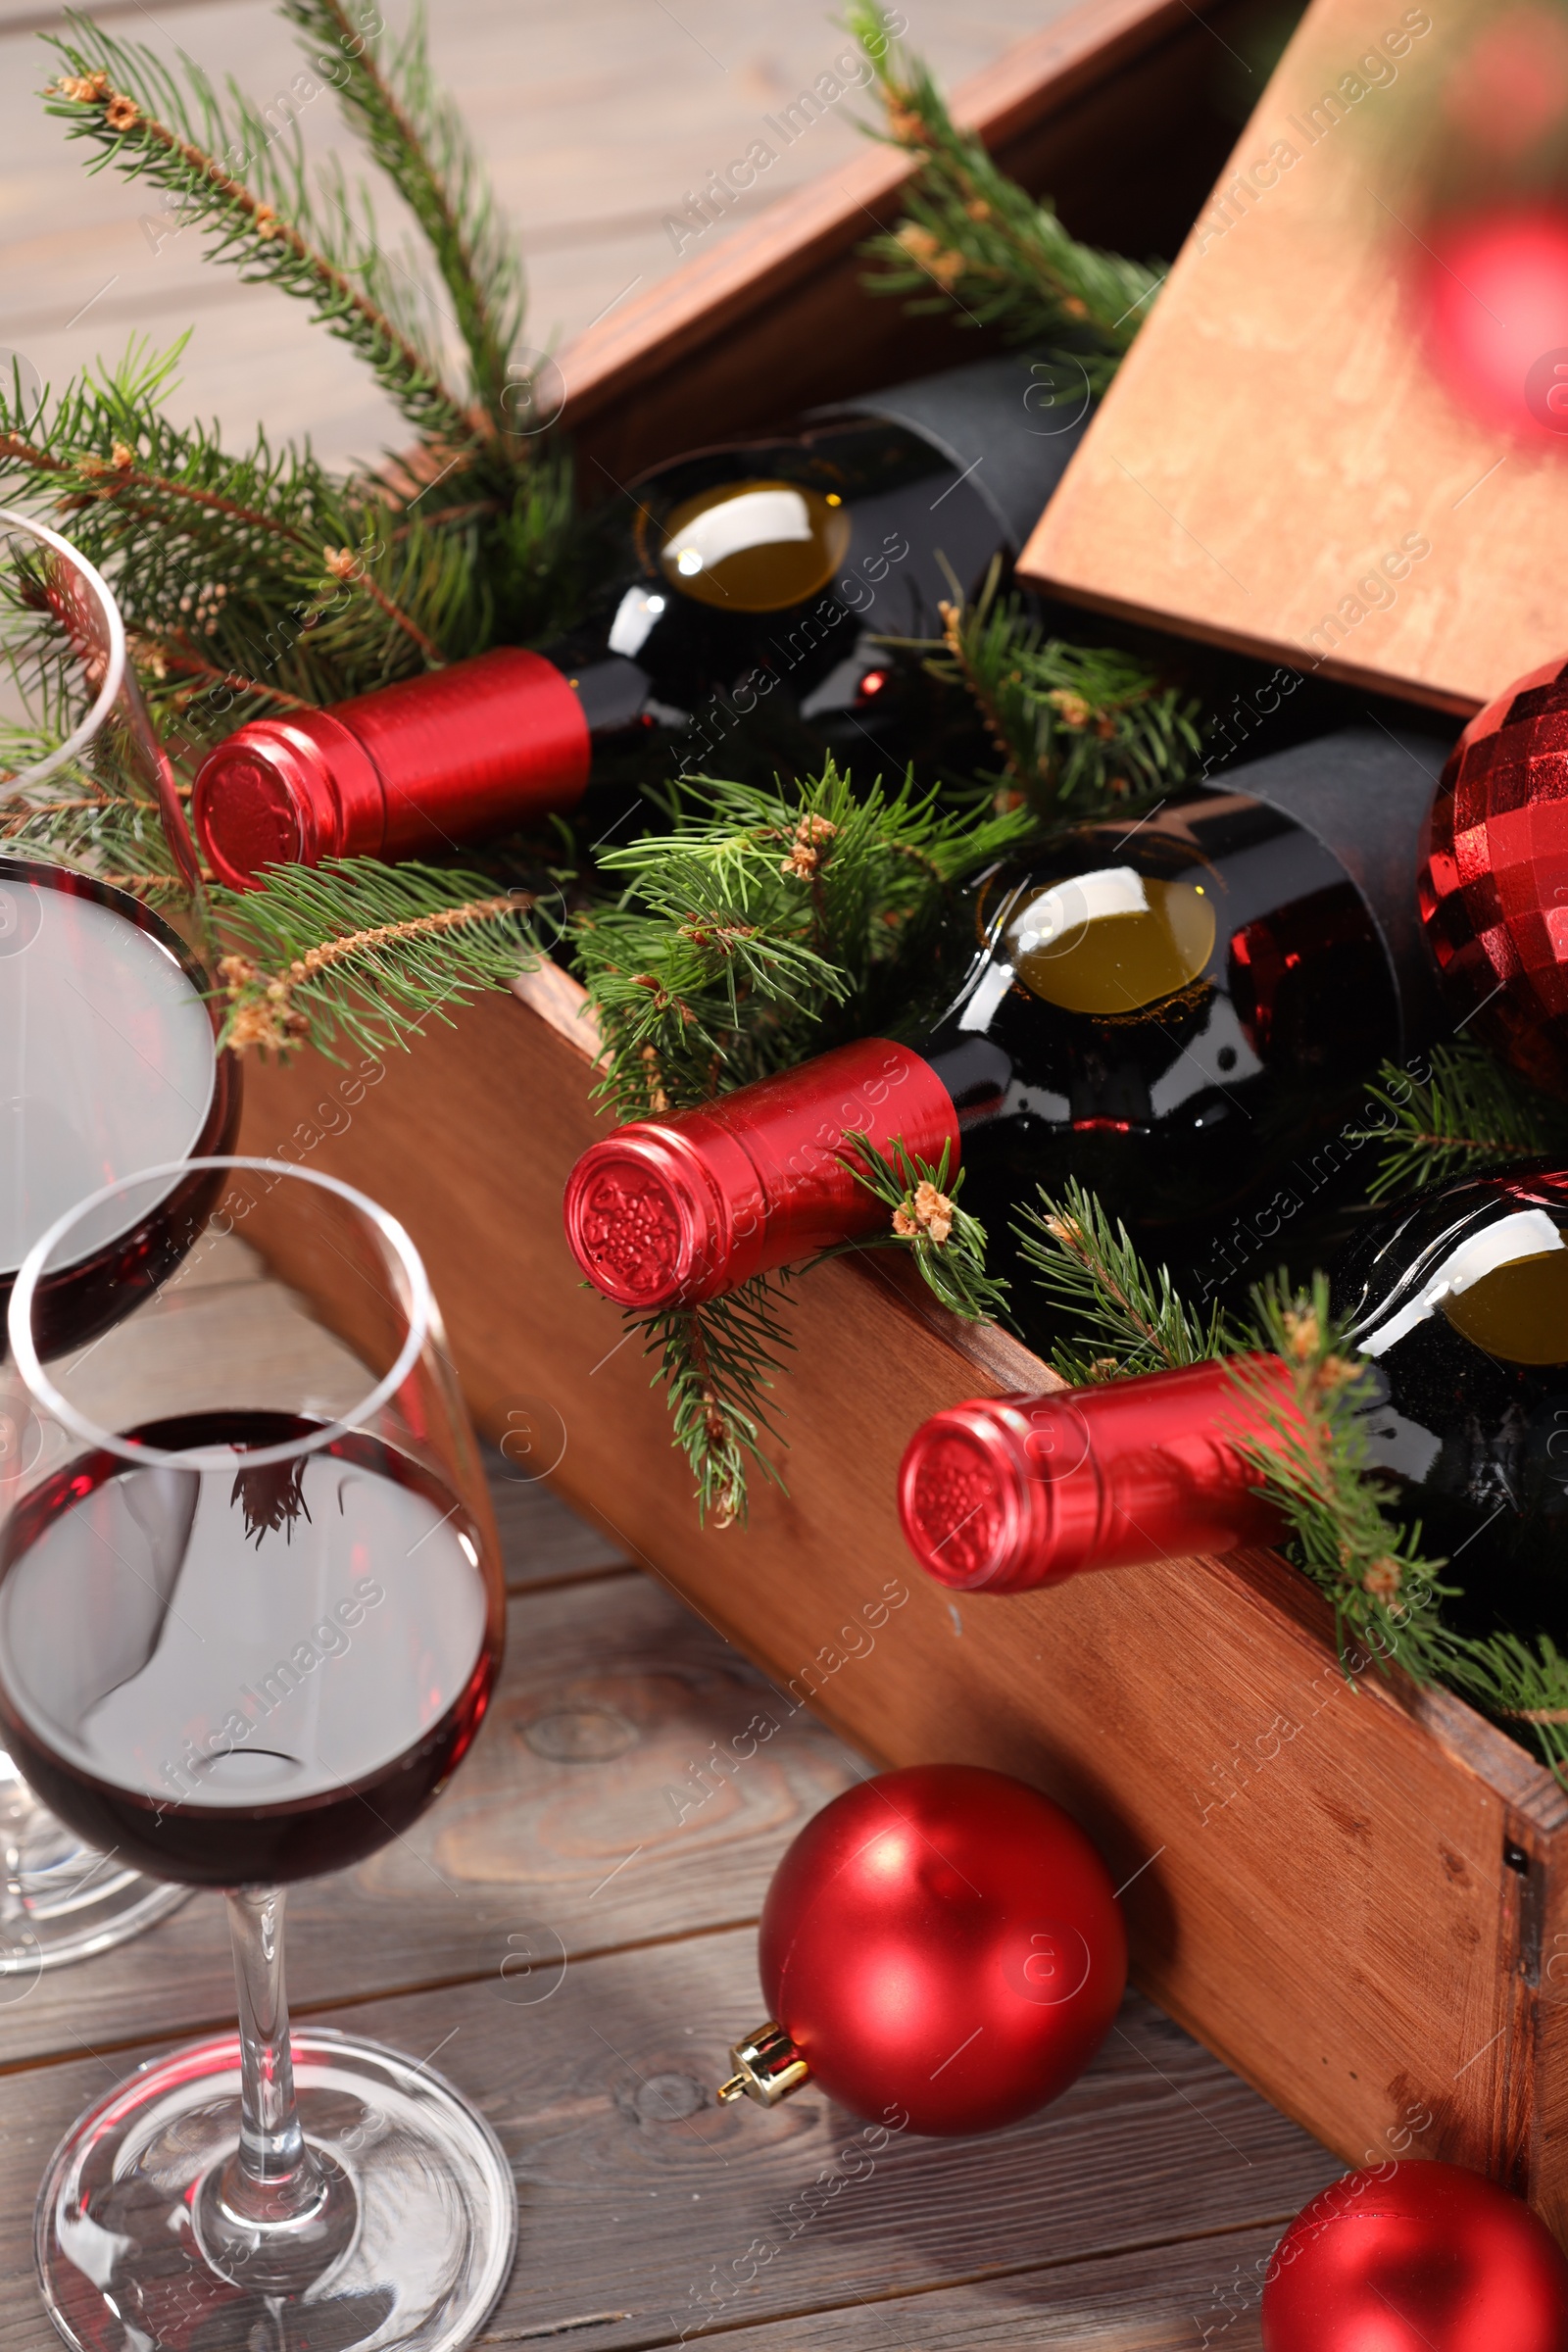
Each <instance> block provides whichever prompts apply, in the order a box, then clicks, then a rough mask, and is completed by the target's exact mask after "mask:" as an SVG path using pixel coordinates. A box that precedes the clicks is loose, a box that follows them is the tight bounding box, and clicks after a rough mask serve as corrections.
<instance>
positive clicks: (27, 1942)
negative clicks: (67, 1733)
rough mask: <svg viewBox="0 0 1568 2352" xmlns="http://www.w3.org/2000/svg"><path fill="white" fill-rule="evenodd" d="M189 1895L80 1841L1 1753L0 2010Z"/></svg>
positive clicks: (175, 1906)
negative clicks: (52, 1971) (47, 1973)
mask: <svg viewBox="0 0 1568 2352" xmlns="http://www.w3.org/2000/svg"><path fill="white" fill-rule="evenodd" d="M189 1894H190V1889H189V1887H172V1886H167V1885H165V1884H164V1883H163V1882H162V1881H160V1880H156V1879H144V1878H143V1877H142V1875H141V1873H140V1872H139V1871H135V1870H127V1869H126V1868H125V1867H124V1865H123V1863H120V1862H117V1861H116V1860H115V1859H114V1857H113V1855H111V1854H100V1853H97V1852H95V1851H94V1849H93V1848H92V1847H91V1846H89V1845H83V1844H82V1842H81V1839H80V1838H78V1837H77V1836H76V1834H75V1832H74V1830H68V1829H67V1828H66V1826H65V1824H64V1822H62V1821H58V1820H57V1819H56V1818H55V1816H54V1814H53V1813H51V1812H50V1810H49V1808H48V1806H47V1805H41V1804H40V1803H39V1802H38V1799H37V1798H36V1797H35V1796H34V1795H33V1793H32V1790H31V1789H29V1788H28V1787H27V1784H26V1782H25V1781H24V1780H23V1779H22V1778H21V1776H20V1775H19V1773H18V1772H17V1770H16V1768H15V1766H14V1765H13V1764H12V1761H11V1759H10V1757H9V1756H8V1755H6V1754H5V1753H4V1752H3V1751H0V2008H5V2007H7V2006H8V2005H9V2004H11V2003H13V2002H16V2001H18V2000H21V1999H23V1998H24V1997H25V1994H26V1993H28V1992H30V1991H31V1989H32V1986H33V1985H34V1984H35V1983H36V1981H37V1979H38V1977H39V1976H40V1974H41V1973H42V1971H43V1970H44V1969H46V1968H60V1967H63V1966H64V1964H65V1963H66V1962H67V1961H68V1960H85V1959H86V1958H87V1957H88V1955H89V1953H92V1952H106V1951H108V1949H109V1948H110V1946H111V1944H116V1943H123V1942H124V1941H125V1939H126V1937H127V1936H139V1935H140V1934H141V1931H142V1929H143V1928H150V1927H151V1926H152V1924H153V1922H154V1921H155V1920H159V1919H167V1918H168V1916H169V1914H170V1912H171V1911H176V1910H177V1909H178V1908H179V1906H180V1904H181V1903H183V1902H185V1901H186V1900H187V1899H188V1898H189Z"/></svg>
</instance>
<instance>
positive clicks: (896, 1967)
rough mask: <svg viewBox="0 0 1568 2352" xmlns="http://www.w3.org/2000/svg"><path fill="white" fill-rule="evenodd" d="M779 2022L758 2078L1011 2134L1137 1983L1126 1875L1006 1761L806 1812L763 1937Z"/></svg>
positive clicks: (893, 1778)
mask: <svg viewBox="0 0 1568 2352" xmlns="http://www.w3.org/2000/svg"><path fill="white" fill-rule="evenodd" d="M758 1958H759V1964H760V1973H761V1979H762V1990H763V1993H764V1995H765V1996H766V1998H767V2000H768V2002H769V2003H770V2004H771V2007H772V2012H773V2020H774V2022H773V2023H772V2024H771V2025H769V2026H767V2027H765V2028H763V2029H762V2031H761V2032H760V2034H756V2035H754V2036H753V2038H752V2040H751V2041H750V2042H743V2043H741V2044H739V2045H738V2046H737V2048H736V2050H735V2052H734V2053H733V2055H734V2062H735V2065H736V2067H737V2068H738V2070H739V2072H738V2073H737V2075H736V2076H735V2078H734V2079H733V2081H732V2082H727V2083H726V2084H725V2085H724V2088H723V2090H722V2091H721V2092H720V2094H719V2095H720V2096H721V2097H729V2098H735V2097H738V2096H739V2095H740V2094H741V2092H742V2091H746V2092H748V2093H749V2094H750V2095H751V2096H753V2097H754V2098H759V2099H760V2100H762V2101H763V2103H764V2104H767V2105H771V2104H772V2103H773V2102H774V2100H775V2099H776V2098H778V2097H780V2096H782V2095H783V2093H784V2092H785V2091H788V2090H791V2089H794V2088H795V2087H797V2085H798V2083H799V2082H803V2081H805V2080H806V2079H807V2078H808V2076H809V2079H810V2080H811V2081H813V2082H817V2083H819V2084H820V2086H821V2087H822V2089H823V2090H825V2091H826V2092H827V2093H828V2094H829V2096H830V2097H832V2098H835V2099H837V2100H839V2101H840V2103H841V2104H842V2105H843V2106H845V2107H848V2108H849V2109H851V2111H852V2112H853V2113H854V2114H856V2115H861V2116H865V2117H867V2118H869V2119H872V2120H874V2121H876V2122H878V2123H883V2124H890V2125H892V2126H894V2128H895V2129H904V2128H906V2127H907V2128H908V2129H911V2130H913V2131H932V2132H956V2131H998V2130H1000V2129H1001V2127H1002V2126H1003V2125H1004V2124H1010V2123H1015V2122H1016V2121H1017V2119H1018V2118H1019V2117H1020V2116H1024V2115H1028V2114H1030V2113H1031V2112H1032V2110H1033V2109H1035V2108H1036V2107H1043V2106H1044V2105H1045V2104H1046V2102H1047V2101H1048V2100H1049V2099H1054V2098H1055V2097H1056V2096H1057V2095H1058V2094H1059V2093H1060V2092H1061V2091H1063V2090H1065V2089H1066V2087H1067V2085H1068V2083H1069V2082H1072V2081H1073V2079H1074V2078H1075V2077H1076V2076H1077V2075H1079V2074H1081V2073H1082V2071H1083V2069H1084V2068H1085V2067H1086V2066H1087V2065H1088V2063H1089V2061H1090V2059H1091V2058H1092V2057H1093V2056H1094V2054H1095V2052H1096V2050H1097V2049H1098V2048H1099V2047H1100V2044H1101V2042H1102V2041H1103V2039H1104V2037H1105V2034H1106V2033H1107V2032H1108V2031H1109V2028H1110V2023H1111V2020H1112V2019H1113V2018H1114V2016H1115V2014H1116V2010H1117V2007H1118V2005H1119V2003H1120V2001H1121V1996H1122V1991H1123V1989H1124V1987H1125V1985H1126V1982H1127V1937H1126V1932H1125V1930H1124V1928H1123V1926H1122V1919H1121V1912H1120V1910H1119V1909H1118V1907H1117V1903H1116V1896H1115V1892H1114V1889H1113V1888H1112V1887H1111V1883H1110V1875H1109V1873H1108V1872H1107V1870H1106V1869H1105V1866H1104V1864H1103V1862H1102V1860H1101V1859H1100V1856H1099V1855H1098V1854H1097V1853H1096V1851H1095V1849H1094V1847H1093V1846H1092V1845H1091V1844H1090V1842H1089V1840H1088V1838H1086V1837H1085V1836H1084V1834H1083V1832H1082V1830H1080V1829H1079V1827H1078V1825H1077V1823H1076V1822H1074V1821H1073V1820H1071V1819H1070V1818H1069V1816H1068V1815H1067V1814H1065V1813H1063V1812H1062V1810H1061V1808H1060V1807H1059V1806H1058V1805H1054V1804H1053V1803H1052V1802H1051V1799H1050V1798H1049V1797H1046V1796H1042V1795H1041V1794H1040V1792H1039V1790H1038V1789H1029V1788H1026V1787H1025V1786H1024V1784H1023V1782H1021V1781H1014V1780H1011V1779H1009V1778H1008V1777H1007V1775H1006V1774H1005V1773H1000V1772H986V1771H982V1770H981V1769H980V1768H979V1767H977V1766H974V1765H967V1764H917V1765H914V1766H911V1767H910V1768H909V1769H908V1770H907V1771H904V1772H887V1773H883V1774H881V1775H880V1776H879V1777H878V1778H877V1779H875V1780H870V1781H863V1782H862V1783H861V1784H860V1786H859V1787H858V1788H856V1789H847V1790H846V1792H845V1793H844V1795H843V1796H840V1797H835V1799H834V1800H833V1802H832V1804H830V1805H826V1806H824V1808H823V1810H822V1811H821V1812H820V1813H818V1814H817V1815H816V1817H815V1819H814V1820H813V1821H811V1822H809V1823H808V1825H807V1827H806V1828H805V1829H804V1830H803V1831H802V1832H801V1835H800V1836H799V1837H798V1838H796V1840H795V1842H794V1844H793V1845H792V1846H791V1847H790V1849H789V1851H788V1853H787V1854H786V1855H785V1856H784V1859H783V1861H782V1862H781V1863H780V1864H779V1866H778V1869H777V1870H776V1871H775V1873H774V1874H773V1883H772V1885H771V1886H770V1887H769V1888H768V1891H767V1900H766V1902H765V1903H764V1905H763V1907H762V1924H761V1932H760V1938H759V1952H758Z"/></svg>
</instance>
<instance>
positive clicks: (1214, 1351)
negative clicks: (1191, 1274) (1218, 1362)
mask: <svg viewBox="0 0 1568 2352" xmlns="http://www.w3.org/2000/svg"><path fill="white" fill-rule="evenodd" d="M1014 1231H1015V1232H1016V1233H1017V1235H1018V1240H1019V1253H1020V1255H1021V1256H1022V1257H1023V1259H1024V1262H1025V1263H1026V1264H1027V1265H1030V1266H1032V1267H1033V1268H1034V1270H1035V1273H1036V1275H1037V1277H1038V1279H1039V1283H1040V1288H1041V1289H1042V1290H1043V1291H1044V1292H1045V1294H1046V1296H1047V1298H1048V1299H1050V1300H1051V1301H1052V1303H1053V1305H1054V1306H1055V1307H1056V1308H1057V1309H1058V1311H1059V1312H1060V1313H1061V1314H1062V1315H1063V1316H1064V1317H1065V1318H1066V1320H1067V1324H1068V1329H1067V1332H1066V1334H1065V1336H1064V1337H1063V1338H1062V1339H1061V1340H1060V1341H1059V1342H1058V1343H1057V1345H1056V1346H1055V1347H1054V1349H1053V1352H1052V1361H1053V1362H1054V1365H1055V1368H1056V1370H1057V1371H1058V1372H1059V1373H1060V1374H1061V1376H1062V1378H1063V1379H1064V1380H1066V1381H1069V1382H1071V1383H1072V1384H1073V1385H1074V1386H1075V1387H1082V1386H1086V1385H1088V1384H1090V1383H1093V1382H1095V1381H1101V1380H1122V1379H1125V1378H1127V1377H1128V1376H1129V1375H1130V1374H1133V1373H1137V1372H1160V1371H1172V1370H1174V1369H1175V1368H1176V1367H1177V1366H1178V1365H1181V1364H1197V1363H1206V1362H1208V1361H1210V1360H1211V1359H1213V1358H1214V1357H1217V1356H1221V1355H1225V1354H1228V1353H1229V1352H1230V1351H1231V1350H1232V1349H1233V1348H1236V1347H1237V1346H1238V1345H1239V1344H1240V1343H1239V1340H1238V1336H1237V1334H1236V1332H1235V1330H1234V1329H1233V1327H1232V1325H1231V1324H1230V1323H1229V1322H1228V1321H1227V1319H1226V1317H1225V1315H1224V1313H1223V1311H1222V1310H1221V1309H1220V1308H1219V1307H1217V1306H1214V1307H1211V1308H1210V1309H1209V1312H1208V1315H1207V1317H1206V1319H1205V1318H1204V1317H1203V1316H1202V1315H1201V1314H1199V1313H1198V1312H1197V1311H1196V1310H1195V1309H1194V1308H1192V1307H1190V1306H1189V1305H1188V1304H1187V1301H1186V1300H1185V1299H1183V1298H1182V1297H1181V1295H1180V1293H1179V1292H1178V1291H1177V1289H1176V1286H1175V1284H1174V1283H1173V1282H1172V1280H1171V1278H1170V1269H1169V1268H1168V1267H1167V1266H1161V1267H1160V1268H1159V1269H1158V1271H1157V1272H1156V1273H1151V1272H1150V1271H1149V1270H1148V1268H1147V1267H1146V1266H1145V1264H1144V1262H1143V1259H1142V1258H1141V1257H1140V1256H1139V1254H1138V1251H1137V1250H1136V1249H1135V1248H1134V1246H1133V1243H1132V1241H1131V1240H1130V1238H1129V1236H1128V1232H1127V1228H1126V1226H1125V1225H1124V1224H1122V1223H1121V1222H1120V1221H1119V1220H1118V1221H1117V1223H1116V1224H1115V1225H1114V1226H1112V1224H1111V1222H1110V1219H1109V1218H1108V1217H1107V1216H1106V1214H1105V1212H1104V1210H1103V1208H1102V1207H1101V1205H1100V1202H1099V1201H1098V1200H1097V1199H1096V1198H1095V1196H1094V1194H1093V1193H1089V1192H1086V1191H1085V1190H1084V1188H1083V1186H1082V1185H1081V1184H1079V1183H1078V1182H1077V1181H1076V1179H1074V1180H1072V1181H1071V1182H1069V1184H1068V1186H1067V1189H1066V1192H1065V1194H1064V1195H1063V1196H1062V1199H1061V1200H1060V1201H1054V1200H1052V1199H1051V1197H1050V1196H1049V1195H1048V1194H1047V1193H1045V1192H1042V1193H1041V1195H1040V1205H1039V1207H1038V1208H1037V1209H1025V1210H1024V1211H1023V1217H1022V1222H1021V1223H1020V1224H1018V1225H1016V1226H1015V1227H1014Z"/></svg>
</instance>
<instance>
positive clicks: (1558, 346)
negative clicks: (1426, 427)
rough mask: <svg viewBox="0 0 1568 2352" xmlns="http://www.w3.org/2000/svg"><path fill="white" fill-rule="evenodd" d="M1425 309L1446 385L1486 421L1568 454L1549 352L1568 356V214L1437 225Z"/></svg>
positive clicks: (1426, 265)
mask: <svg viewBox="0 0 1568 2352" xmlns="http://www.w3.org/2000/svg"><path fill="white" fill-rule="evenodd" d="M1422 250H1423V256H1424V258H1423V262H1422V271H1423V274H1422V278H1421V282H1420V294H1419V300H1420V306H1421V309H1422V312H1423V323H1424V326H1425V340H1426V349H1427V354H1428V357H1429V359H1430V360H1431V363H1432V366H1433V368H1434V370H1435V372H1436V374H1437V376H1438V379H1439V381H1440V382H1441V383H1442V384H1443V385H1444V387H1445V388H1446V391H1447V392H1448V393H1449V394H1450V395H1451V396H1452V397H1453V398H1454V399H1455V400H1457V401H1458V402H1459V403H1460V404H1461V406H1462V407H1464V408H1465V409H1467V410H1468V411H1469V413H1470V414H1471V416H1473V417H1477V418H1478V419H1479V420H1480V421H1481V422H1482V423H1484V424H1487V425H1490V426H1492V427H1494V428H1497V429H1500V430H1501V431H1503V432H1506V433H1510V434H1513V435H1515V436H1516V437H1517V438H1518V439H1520V440H1523V441H1526V442H1532V443H1535V444H1536V445H1537V446H1539V447H1542V448H1547V447H1549V446H1550V445H1551V443H1552V442H1553V441H1557V442H1558V443H1559V445H1560V446H1561V447H1562V448H1563V449H1564V452H1565V454H1568V441H1565V440H1563V438H1562V436H1563V435H1564V433H1565V432H1568V415H1559V413H1558V411H1557V409H1556V407H1555V406H1554V405H1552V404H1551V403H1550V400H1549V395H1550V392H1551V391H1552V389H1553V388H1554V379H1553V371H1552V368H1551V365H1550V355H1552V354H1554V353H1562V354H1568V218H1565V217H1564V216H1563V215H1562V214H1561V213H1559V212H1556V211H1551V210H1544V209H1540V208H1531V209H1523V210H1521V209H1507V210H1502V211H1498V212H1495V213H1489V214H1483V215H1481V216H1479V217H1478V218H1475V219H1467V220H1462V221H1437V222H1434V223H1433V224H1431V226H1430V227H1429V228H1428V229H1427V231H1426V233H1425V235H1424V237H1423V240H1422Z"/></svg>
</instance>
